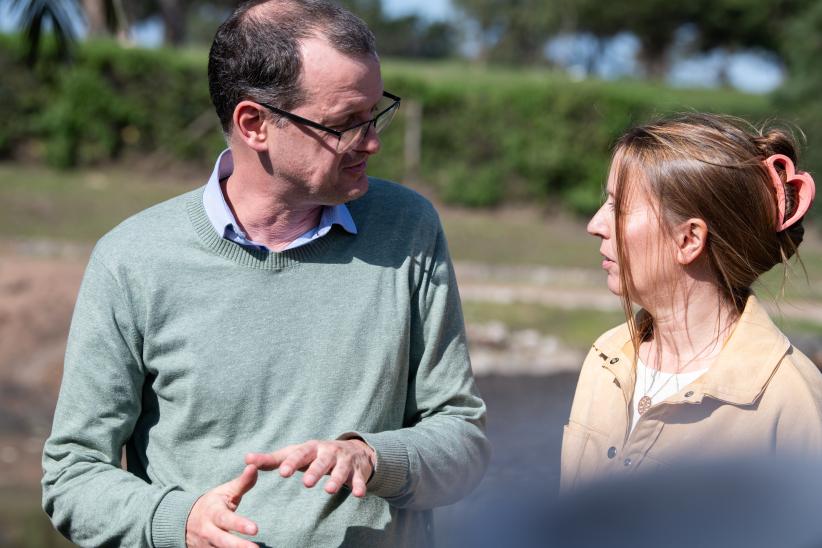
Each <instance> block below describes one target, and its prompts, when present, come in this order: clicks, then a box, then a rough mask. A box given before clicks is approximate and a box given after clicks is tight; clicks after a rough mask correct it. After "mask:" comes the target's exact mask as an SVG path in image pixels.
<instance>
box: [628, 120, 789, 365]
mask: <svg viewBox="0 0 822 548" xmlns="http://www.w3.org/2000/svg"><path fill="white" fill-rule="evenodd" d="M772 154H784V155H785V156H788V157H789V158H790V159H791V160H792V161H793V162H794V165H797V160H798V158H797V146H796V142H795V139H794V138H793V136H792V134H791V132H789V131H786V130H784V129H780V128H776V127H774V128H759V129H757V128H754V127H753V126H751V125H749V124H747V123H746V122H744V121H743V120H740V119H738V118H732V117H729V116H720V115H713V114H684V115H679V116H676V117H673V118H668V119H663V120H659V121H655V122H652V123H649V124H646V125H642V126H638V127H635V128H633V129H631V130H629V131H628V132H627V133H626V134H625V135H623V136H622V138H620V139H619V141H618V142H617V144H616V146H615V148H614V156H613V158H614V159H613V162H612V166H613V169H615V170H616V172H615V176H616V179H615V187H616V188H615V191H614V211H615V230H616V244H617V245H616V249H617V260H618V263H619V264H620V265H623V266H622V267H621V268H620V283H621V286H622V304H623V308H624V310H625V314H626V318H627V319H628V324H629V328H630V331H631V338H632V340H633V343H634V347H635V349H636V348H638V346H639V342H640V341H641V340H643V339H644V338H646V337H647V336H649V335H650V330H651V329H652V319H651V318H650V317H649V316H648V315H647V314H645V315H638V316H637V317H635V316H634V314H633V304H634V302H636V299H635V295H636V290H635V286H634V285H633V281H632V277H631V269H630V257H628V256H627V254H626V252H625V249H624V246H623V245H621V244H620V242H622V241H624V240H623V236H624V223H623V219H622V215H621V212H623V211H626V209H625V208H626V206H627V204H628V200H629V199H630V197H631V194H632V193H633V192H636V191H642V192H646V193H647V194H648V196H649V197H650V198H651V199H652V201H653V203H654V205H655V206H656V208H657V209H658V214H659V221H660V229H662V230H663V231H665V232H666V233H668V234H670V230H671V228H672V227H673V226H676V225H677V224H679V223H681V222H684V221H686V220H687V219H691V218H699V219H702V220H704V221H705V223H706V225H707V227H708V238H707V242H706V245H705V249H704V254H705V256H706V258H707V261H708V264H709V265H710V269H711V271H712V273H713V275H714V278H715V280H716V283H717V286H718V289H719V294H720V298H721V299H723V300H725V301H726V303H731V304H732V305H733V307H732V308H733V310H735V311H736V313H737V314H740V313H741V312H742V310H743V308H744V307H745V302H746V300H747V297H748V295H749V294H750V291H751V285H752V284H753V283H754V281H756V279H757V278H758V277H759V276H760V275H762V274H763V273H765V272H767V271H768V270H770V269H771V268H773V267H774V266H775V265H777V264H780V263H781V264H783V265H784V268H785V270H784V272H785V275H784V276H783V284H784V280H785V276H787V271H788V259H789V258H791V257H792V256H794V255H795V254H796V252H797V247H798V246H799V244H800V243H801V242H802V238H803V235H804V228H803V226H802V221H801V220H800V221H799V222H797V223H796V224H795V225H793V226H791V227H790V228H788V229H787V230H784V231H782V232H777V231H776V228H775V227H776V224H777V220H776V219H777V206H776V197H775V191H774V188H773V184H772V182H771V179H770V176H769V174H768V171H767V169H766V167H765V165H764V163H763V162H764V160H765V159H766V158H768V157H769V156H770V155H772ZM797 169H801V168H800V166H798V165H797ZM781 176H782V179H783V183H784V180H785V174H784V173H781ZM786 186H787V188H786V201H787V204H786V210H787V211H786V218H787V216H789V215H790V214H791V213H792V212H793V210H794V209H795V207H796V204H795V201H796V200H795V196H794V194H793V193H792V190H793V187H791V186H790V185H786Z"/></svg>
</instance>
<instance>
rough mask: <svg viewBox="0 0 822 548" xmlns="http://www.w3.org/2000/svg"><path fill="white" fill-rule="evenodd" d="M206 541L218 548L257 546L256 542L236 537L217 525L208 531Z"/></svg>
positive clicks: (250, 547)
mask: <svg viewBox="0 0 822 548" xmlns="http://www.w3.org/2000/svg"><path fill="white" fill-rule="evenodd" d="M208 542H209V544H210V545H211V546H218V547H219V548H259V545H258V544H257V543H256V542H251V541H248V540H246V539H243V538H240V537H236V536H234V535H232V534H231V533H226V532H225V531H223V530H222V529H218V528H217V527H214V528H213V529H211V530H210V531H209V535H208Z"/></svg>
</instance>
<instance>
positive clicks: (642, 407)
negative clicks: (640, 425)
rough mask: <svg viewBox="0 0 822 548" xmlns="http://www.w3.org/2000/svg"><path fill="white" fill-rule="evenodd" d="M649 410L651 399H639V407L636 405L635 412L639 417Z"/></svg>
mask: <svg viewBox="0 0 822 548" xmlns="http://www.w3.org/2000/svg"><path fill="white" fill-rule="evenodd" d="M650 408H651V398H649V397H648V396H642V397H641V398H639V405H637V411H638V412H639V414H640V415H642V414H644V413H645V411H647V410H648V409H650Z"/></svg>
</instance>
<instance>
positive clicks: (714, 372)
mask: <svg viewBox="0 0 822 548" xmlns="http://www.w3.org/2000/svg"><path fill="white" fill-rule="evenodd" d="M595 348H597V349H602V350H601V352H600V353H599V356H600V358H602V360H603V366H604V367H607V368H608V369H611V370H612V371H614V369H616V364H618V363H619V364H621V362H623V361H624V362H625V363H632V361H633V356H634V352H633V346H632V345H631V341H630V335H629V332H628V327H627V324H626V325H623V326H621V327H620V328H617V329H615V330H614V331H612V332H611V333H609V334H608V336H606V337H605V338H604V340H601V341H599V342H598V343H597V344H596V345H595ZM789 348H790V342H789V341H788V339H787V337H785V335H784V334H782V332H781V331H780V330H779V328H778V327H776V325H774V323H773V321H772V320H771V318H770V317H769V316H768V313H767V311H766V310H765V309H764V307H763V306H762V305H761V304H760V303H759V300H758V299H757V298H756V297H755V296H754V295H751V296H749V297H748V300H747V302H746V303H745V309H744V310H743V311H742V315H741V316H740V318H739V320H738V321H737V324H736V327H735V328H734V330H733V332H732V333H731V336H730V337H729V338H728V341H727V342H726V343H725V347H724V348H723V349H722V351H721V352H720V353H719V356H718V357H717V359H716V361H715V362H714V363H713V365H711V367H710V368H709V369H708V371H707V372H706V373H705V374H704V375H702V376H701V377H699V378H698V379H696V380H695V381H694V382H693V383H692V384H691V386H690V388H692V389H693V390H692V392H693V393H692V394H691V395H690V396H689V397H688V398H687V399H681V398H678V399H677V400H676V401H680V400H681V401H683V402H685V401H687V402H690V403H698V402H700V401H702V397H703V396H710V397H712V398H714V399H718V400H721V401H725V402H728V403H731V404H735V405H751V404H753V403H755V402H756V400H757V399H759V397H760V396H761V395H762V392H763V391H764V390H765V386H766V385H767V384H768V381H770V379H771V377H772V376H773V373H774V371H775V370H776V367H777V366H778V365H779V363H780V361H781V360H782V358H783V357H784V356H785V353H786V352H787V351H788V349H789ZM614 357H620V358H622V359H621V360H618V361H616V362H614V363H613V364H612V363H610V362H611V360H613V359H614ZM623 367H624V366H623ZM620 369H622V368H620ZM614 373H615V374H616V373H617V372H616V371H615V372H614Z"/></svg>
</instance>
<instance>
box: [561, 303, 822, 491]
mask: <svg viewBox="0 0 822 548" xmlns="http://www.w3.org/2000/svg"><path fill="white" fill-rule="evenodd" d="M635 381H636V370H635V368H634V367H633V348H632V345H631V343H630V335H629V334H628V327H627V324H623V325H621V326H619V327H616V328H614V329H612V330H610V331H608V332H606V333H605V334H604V335H602V336H601V337H600V338H599V339H598V340H597V341H596V343H594V345H593V348H592V349H591V351H590V352H589V353H588V357H587V358H586V359H585V362H584V363H583V365H582V372H581V373H580V377H579V383H578V384H577V389H576V394H575V395H574V402H573V405H572V407H571V417H570V420H569V421H568V425H567V426H565V431H564V433H563V438H562V470H561V477H560V485H561V489H562V490H563V491H567V490H569V489H571V488H573V487H575V486H577V485H579V484H580V483H584V482H586V481H588V480H590V479H593V478H597V477H601V476H605V475H613V474H625V473H633V472H635V471H637V470H649V469H653V468H658V467H661V466H665V465H666V464H670V463H672V462H674V461H675V460H676V461H682V460H683V459H688V458H689V457H691V456H693V457H695V458H714V457H720V458H721V457H723V456H730V455H743V456H748V457H757V456H762V455H769V454H786V455H797V456H800V457H811V458H815V457H818V456H822V373H820V371H819V370H818V369H817V367H816V366H815V365H814V364H813V362H811V361H810V360H809V359H808V358H807V357H805V355H803V354H802V353H801V352H799V351H798V350H797V349H796V348H794V347H793V346H791V343H790V342H789V341H788V339H787V338H786V337H785V335H783V334H782V332H780V331H779V329H778V328H777V327H776V326H775V325H774V324H773V322H772V321H771V319H770V318H769V317H768V314H767V312H766V311H765V310H764V309H763V308H762V306H761V305H760V304H759V302H758V301H757V299H756V297H753V296H751V297H749V299H748V302H747V303H746V306H745V310H744V312H743V313H742V316H741V318H740V319H739V322H738V324H737V326H736V328H735V329H734V331H733V333H732V335H731V337H730V339H729V340H728V342H727V343H726V345H725V348H723V350H722V352H721V354H720V355H719V356H718V358H717V361H716V362H714V364H713V365H712V366H711V368H710V369H709V370H708V371H707V372H706V373H705V374H703V375H702V376H701V377H700V378H698V379H697V380H696V381H694V382H693V383H692V384H690V385H688V386H685V387H683V388H682V389H681V390H680V391H679V392H678V393H677V394H675V395H673V396H671V397H670V398H668V399H667V400H665V401H664V402H660V403H658V404H655V405H654V406H653V407H651V408H650V409H649V410H648V411H646V412H645V414H644V415H643V416H642V417H641V418H640V419H639V422H638V423H637V425H636V428H635V429H634V430H633V432H631V434H630V436H629V435H628V434H627V433H628V428H629V424H630V420H629V405H630V403H631V399H632V398H633V393H634V383H635Z"/></svg>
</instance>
